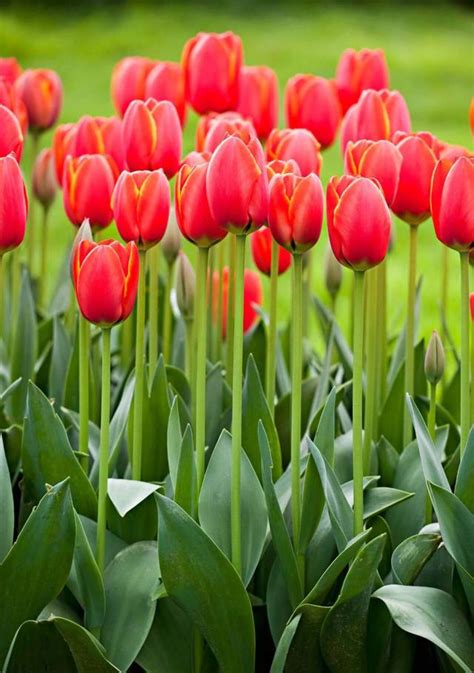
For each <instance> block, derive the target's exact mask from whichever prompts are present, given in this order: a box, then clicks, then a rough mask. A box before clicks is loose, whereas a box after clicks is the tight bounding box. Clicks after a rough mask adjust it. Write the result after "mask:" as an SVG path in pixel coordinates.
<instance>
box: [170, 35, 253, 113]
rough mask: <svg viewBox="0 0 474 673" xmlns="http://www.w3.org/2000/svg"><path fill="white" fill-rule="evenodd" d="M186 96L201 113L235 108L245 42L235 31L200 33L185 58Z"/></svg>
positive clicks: (187, 45) (185, 47)
mask: <svg viewBox="0 0 474 673" xmlns="http://www.w3.org/2000/svg"><path fill="white" fill-rule="evenodd" d="M181 63H182V66H183V71H184V77H185V87H186V99H187V100H188V102H189V104H190V105H191V106H192V107H193V108H194V110H195V111H196V112H197V113H198V114H205V113H206V112H225V110H234V109H235V107H236V105H237V102H238V94H239V76H240V68H241V65H242V41H241V39H240V37H238V36H237V35H234V33H231V32H226V33H220V34H217V33H198V34H197V35H196V36H195V37H193V38H191V39H190V40H188V41H187V42H186V44H185V46H184V49H183V55H182V57H181Z"/></svg>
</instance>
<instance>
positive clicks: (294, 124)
mask: <svg viewBox="0 0 474 673" xmlns="http://www.w3.org/2000/svg"><path fill="white" fill-rule="evenodd" d="M285 110H286V120H287V123H288V126H289V127H290V128H292V129H298V128H301V129H308V131H311V133H312V134H313V135H314V137H315V138H316V139H317V140H318V142H319V143H320V144H321V147H322V148H323V149H324V148H326V147H329V145H332V143H333V142H334V140H335V138H336V133H337V129H338V128H339V124H340V122H341V117H342V112H341V105H340V103H339V98H338V96H337V91H336V84H335V83H334V81H333V80H329V79H325V78H324V77H316V75H295V76H294V77H292V78H291V79H289V80H288V83H287V85H286V89H285Z"/></svg>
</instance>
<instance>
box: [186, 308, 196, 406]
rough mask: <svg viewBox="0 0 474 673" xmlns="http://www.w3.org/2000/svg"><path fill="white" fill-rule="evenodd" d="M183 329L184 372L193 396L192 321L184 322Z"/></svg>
mask: <svg viewBox="0 0 474 673" xmlns="http://www.w3.org/2000/svg"><path fill="white" fill-rule="evenodd" d="M184 327H185V339H186V344H185V346H186V352H185V365H184V367H185V372H186V378H187V379H188V381H189V387H190V389H191V394H192V395H193V396H194V391H195V384H194V383H193V381H194V375H193V355H194V320H193V319H188V320H185V321H184Z"/></svg>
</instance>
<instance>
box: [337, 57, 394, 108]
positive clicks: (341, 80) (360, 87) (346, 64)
mask: <svg viewBox="0 0 474 673" xmlns="http://www.w3.org/2000/svg"><path fill="white" fill-rule="evenodd" d="M388 86H389V74H388V66H387V62H386V60H385V54H384V52H383V50H382V49H361V50H360V51H355V49H346V50H345V51H343V52H342V54H341V58H340V59H339V63H338V64H337V69H336V87H337V92H338V95H339V100H340V102H341V105H342V111H343V113H344V114H345V113H346V112H347V110H348V109H349V108H350V107H351V105H354V103H357V101H358V100H359V98H360V96H361V94H362V92H363V91H365V89H375V90H376V91H379V90H381V89H387V88H388Z"/></svg>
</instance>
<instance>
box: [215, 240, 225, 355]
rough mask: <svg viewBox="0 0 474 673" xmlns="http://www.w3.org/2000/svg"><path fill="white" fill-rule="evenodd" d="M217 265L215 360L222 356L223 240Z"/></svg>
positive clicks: (218, 250) (219, 245) (219, 248)
mask: <svg viewBox="0 0 474 673" xmlns="http://www.w3.org/2000/svg"><path fill="white" fill-rule="evenodd" d="M217 252H218V255H217V267H218V273H219V285H218V289H217V316H216V324H215V330H214V362H217V361H218V360H220V359H221V358H222V312H223V306H224V304H223V302H222V285H223V269H224V252H225V243H224V241H221V242H220V243H218V246H217Z"/></svg>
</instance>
